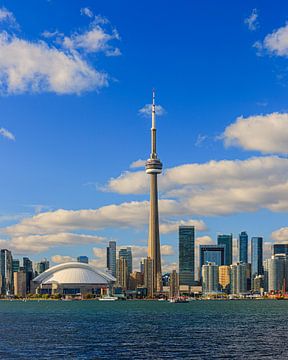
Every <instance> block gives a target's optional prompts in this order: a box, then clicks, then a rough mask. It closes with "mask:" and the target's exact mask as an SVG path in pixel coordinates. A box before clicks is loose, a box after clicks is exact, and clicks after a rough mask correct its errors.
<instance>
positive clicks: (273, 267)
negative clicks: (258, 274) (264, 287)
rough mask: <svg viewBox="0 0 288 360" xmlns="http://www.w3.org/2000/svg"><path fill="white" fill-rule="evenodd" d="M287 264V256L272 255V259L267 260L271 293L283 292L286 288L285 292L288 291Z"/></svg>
mask: <svg viewBox="0 0 288 360" xmlns="http://www.w3.org/2000/svg"><path fill="white" fill-rule="evenodd" d="M287 263H288V259H287V256H286V255H285V254H278V255H272V257H271V259H268V260H267V267H268V291H269V292H271V291H274V292H277V291H283V289H284V288H285V289H284V290H285V291H286V290H287V287H288V284H287V285H286V282H287V280H288V278H287V272H288V266H287ZM286 279H287V280H286Z"/></svg>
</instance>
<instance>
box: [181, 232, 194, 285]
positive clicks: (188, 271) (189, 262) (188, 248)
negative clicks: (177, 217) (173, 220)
mask: <svg viewBox="0 0 288 360" xmlns="http://www.w3.org/2000/svg"><path fill="white" fill-rule="evenodd" d="M194 271H195V227H194V226H179V284H180V285H189V286H192V285H193V284H194Z"/></svg>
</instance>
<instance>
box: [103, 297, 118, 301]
mask: <svg viewBox="0 0 288 360" xmlns="http://www.w3.org/2000/svg"><path fill="white" fill-rule="evenodd" d="M116 300H118V298H117V297H115V296H103V297H101V298H99V301H116Z"/></svg>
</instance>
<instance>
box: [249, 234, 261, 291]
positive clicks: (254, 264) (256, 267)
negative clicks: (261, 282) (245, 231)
mask: <svg viewBox="0 0 288 360" xmlns="http://www.w3.org/2000/svg"><path fill="white" fill-rule="evenodd" d="M256 275H263V238H262V237H252V239H251V282H252V284H253V279H254V277H255V276H256Z"/></svg>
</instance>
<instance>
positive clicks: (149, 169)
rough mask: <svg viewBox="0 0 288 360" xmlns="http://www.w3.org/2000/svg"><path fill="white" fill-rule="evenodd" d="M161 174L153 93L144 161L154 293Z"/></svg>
mask: <svg viewBox="0 0 288 360" xmlns="http://www.w3.org/2000/svg"><path fill="white" fill-rule="evenodd" d="M161 172H162V163H161V161H160V160H159V159H158V157H157V152H156V120H155V92H154V90H153V98H152V128H151V154H150V158H149V159H148V160H147V161H146V173H147V174H148V175H150V219H149V239H148V257H149V258H150V259H151V260H152V261H153V278H154V281H153V286H154V291H161V290H162V271H161V254H160V235H159V215H158V186H157V175H158V174H161Z"/></svg>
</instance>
